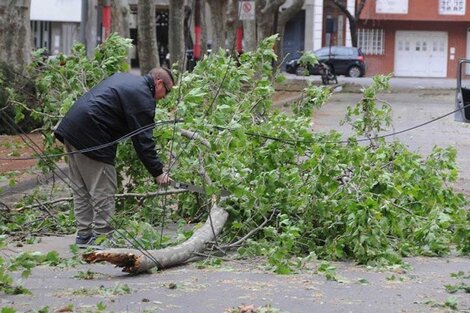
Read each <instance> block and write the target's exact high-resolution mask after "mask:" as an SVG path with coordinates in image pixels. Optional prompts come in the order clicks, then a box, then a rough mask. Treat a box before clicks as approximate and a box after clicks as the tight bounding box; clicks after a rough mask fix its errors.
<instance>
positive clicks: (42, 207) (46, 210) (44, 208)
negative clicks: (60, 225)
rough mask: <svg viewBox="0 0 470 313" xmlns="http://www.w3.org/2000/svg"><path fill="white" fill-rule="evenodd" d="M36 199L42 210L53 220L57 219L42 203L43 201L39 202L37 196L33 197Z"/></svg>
mask: <svg viewBox="0 0 470 313" xmlns="http://www.w3.org/2000/svg"><path fill="white" fill-rule="evenodd" d="M34 200H36V203H37V205H38V207H39V208H40V209H41V210H43V211H44V212H46V213H47V214H49V216H50V217H51V218H52V219H53V220H57V219H56V217H55V216H54V215H53V214H52V213H51V211H49V209H48V208H47V206H46V205H45V204H44V203H41V201H39V200H38V199H37V198H36V199H34Z"/></svg>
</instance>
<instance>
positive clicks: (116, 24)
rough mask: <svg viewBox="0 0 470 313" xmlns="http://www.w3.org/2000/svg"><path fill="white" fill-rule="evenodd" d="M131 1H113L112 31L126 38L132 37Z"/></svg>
mask: <svg viewBox="0 0 470 313" xmlns="http://www.w3.org/2000/svg"><path fill="white" fill-rule="evenodd" d="M129 14H130V9H129V1H128V0H115V1H112V2H111V32H112V33H117V34H118V35H119V36H121V37H124V38H130V33H129Z"/></svg>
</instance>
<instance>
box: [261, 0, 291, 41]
mask: <svg viewBox="0 0 470 313" xmlns="http://www.w3.org/2000/svg"><path fill="white" fill-rule="evenodd" d="M285 2H286V0H256V1H255V8H256V26H257V37H258V42H257V43H259V42H260V41H261V40H263V39H264V38H266V37H269V36H271V35H273V34H274V31H275V29H274V28H273V26H274V23H277V22H276V21H275V19H273V17H274V16H275V14H277V12H279V8H280V6H281V5H283V4H284V3H285Z"/></svg>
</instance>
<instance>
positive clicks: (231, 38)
mask: <svg viewBox="0 0 470 313" xmlns="http://www.w3.org/2000/svg"><path fill="white" fill-rule="evenodd" d="M239 25H240V20H239V19H238V0H229V2H228V6H227V20H226V30H227V46H226V48H227V49H229V51H230V53H232V54H234V55H235V48H236V47H235V45H236V34H237V28H238V26H239Z"/></svg>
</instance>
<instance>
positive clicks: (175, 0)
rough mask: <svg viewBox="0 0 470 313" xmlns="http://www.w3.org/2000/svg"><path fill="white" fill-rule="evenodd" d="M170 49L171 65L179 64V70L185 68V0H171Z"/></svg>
mask: <svg viewBox="0 0 470 313" xmlns="http://www.w3.org/2000/svg"><path fill="white" fill-rule="evenodd" d="M169 15H170V16H169V20H170V21H169V31H168V34H169V36H168V38H169V51H170V65H173V64H174V63H177V64H178V71H182V70H184V69H185V65H186V58H185V55H186V53H185V44H184V0H170V14H169Z"/></svg>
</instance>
